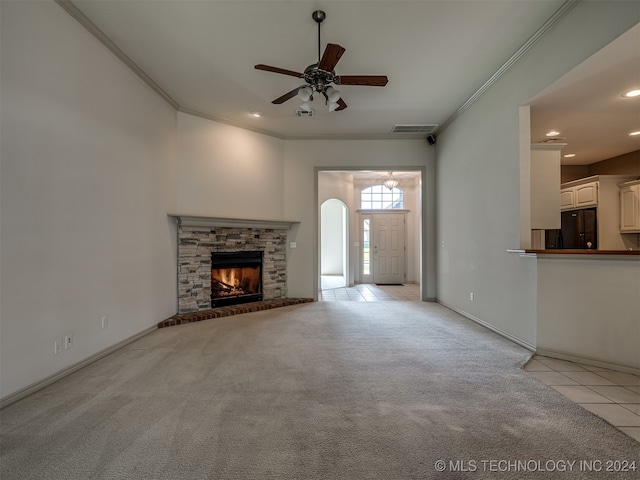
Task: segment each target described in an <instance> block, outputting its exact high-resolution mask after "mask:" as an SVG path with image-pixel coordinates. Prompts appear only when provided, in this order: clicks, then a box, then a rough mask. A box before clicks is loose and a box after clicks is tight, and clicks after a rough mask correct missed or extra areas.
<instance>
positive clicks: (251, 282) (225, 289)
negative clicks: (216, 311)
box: [211, 251, 263, 308]
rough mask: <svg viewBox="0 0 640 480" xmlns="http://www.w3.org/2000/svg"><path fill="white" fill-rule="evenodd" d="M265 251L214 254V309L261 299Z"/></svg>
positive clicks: (212, 305) (212, 268) (212, 300)
mask: <svg viewBox="0 0 640 480" xmlns="http://www.w3.org/2000/svg"><path fill="white" fill-rule="evenodd" d="M262 295H263V293H262V252H261V251H255V252H212V253H211V308H216V307H223V306H226V305H237V304H240V303H250V302H259V301H261V300H262Z"/></svg>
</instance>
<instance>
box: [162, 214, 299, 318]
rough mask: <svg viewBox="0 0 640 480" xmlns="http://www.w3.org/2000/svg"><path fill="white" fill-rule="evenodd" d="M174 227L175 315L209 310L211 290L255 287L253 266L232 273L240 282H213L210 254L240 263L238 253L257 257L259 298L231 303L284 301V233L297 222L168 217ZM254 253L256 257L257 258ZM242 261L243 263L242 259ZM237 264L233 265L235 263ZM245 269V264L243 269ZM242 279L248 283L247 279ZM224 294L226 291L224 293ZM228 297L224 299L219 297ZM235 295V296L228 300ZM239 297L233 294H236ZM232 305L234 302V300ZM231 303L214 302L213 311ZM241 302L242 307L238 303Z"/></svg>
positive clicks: (231, 291)
mask: <svg viewBox="0 0 640 480" xmlns="http://www.w3.org/2000/svg"><path fill="white" fill-rule="evenodd" d="M170 216H172V217H175V218H176V219H177V222H178V313H179V314H183V313H191V312H200V311H205V310H210V309H211V308H212V304H213V302H214V294H213V291H214V289H215V290H216V291H217V292H218V293H220V292H226V293H232V294H233V289H234V288H235V287H241V286H242V284H244V286H248V287H251V288H253V285H255V283H256V279H255V276H256V272H255V270H254V267H252V269H251V270H246V269H245V270H244V273H243V272H238V271H236V273H235V275H236V276H237V275H238V273H240V275H241V276H242V277H243V278H240V279H238V278H235V277H234V278H233V279H230V278H229V277H225V278H227V280H231V281H226V280H225V278H218V279H217V280H214V281H213V284H214V288H212V278H214V270H213V269H212V254H214V253H222V254H234V255H222V257H227V260H229V259H230V260H229V261H231V262H232V263H233V261H234V260H237V259H238V258H240V256H236V255H235V254H238V253H246V252H253V253H252V254H253V255H254V257H256V256H258V255H259V256H261V260H262V266H261V268H260V273H259V274H258V275H260V276H261V278H260V279H258V280H259V283H261V290H262V291H261V293H260V294H261V295H262V298H260V299H259V298H258V295H260V294H257V293H251V294H248V295H255V296H251V297H241V295H244V294H243V293H239V292H236V293H238V294H239V295H240V298H236V299H235V300H238V299H239V300H246V301H258V300H262V299H264V300H275V299H280V298H286V296H287V258H286V257H287V232H288V230H289V228H290V227H291V225H292V224H294V223H297V222H286V221H269V220H242V219H229V218H213V217H194V216H185V215H170ZM256 252H257V253H256ZM243 261H244V260H243ZM236 263H237V262H236ZM245 266H246V265H245ZM245 276H246V278H245ZM225 289H226V290H225ZM217 296H227V295H217ZM230 296H233V295H230ZM236 296H237V295H236ZM235 300H234V301H235ZM228 301H229V300H224V299H220V298H218V299H216V302H220V303H218V304H216V307H217V306H220V305H223V304H226V305H229V304H231V303H227V302H228ZM236 303H242V302H236Z"/></svg>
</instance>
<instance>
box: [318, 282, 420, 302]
mask: <svg viewBox="0 0 640 480" xmlns="http://www.w3.org/2000/svg"><path fill="white" fill-rule="evenodd" d="M318 301H321V302H388V301H403V302H419V301H420V286H419V285H418V284H415V283H407V284H404V285H375V284H369V283H360V284H357V285H355V286H353V287H342V288H332V289H327V290H322V291H320V292H319V293H318Z"/></svg>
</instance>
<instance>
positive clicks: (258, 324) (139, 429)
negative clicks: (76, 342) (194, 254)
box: [0, 302, 640, 480]
mask: <svg viewBox="0 0 640 480" xmlns="http://www.w3.org/2000/svg"><path fill="white" fill-rule="evenodd" d="M528 358H529V352H527V351H526V350H524V349H522V348H520V347H519V346H517V345H514V344H512V343H510V342H509V341H507V340H504V339H502V338H501V337H498V336H496V335H495V334H493V333H491V332H489V331H487V330H485V329H483V328H482V327H480V326H477V325H475V324H473V323H471V322H469V321H468V320H466V319H463V318H462V317H460V316H458V315H457V314H455V313H453V312H451V311H450V310H448V309H446V308H444V307H442V306H439V305H436V304H429V303H418V302H378V303H365V302H320V303H311V304H304V305H298V306H292V307H285V308H282V309H276V310H269V311H263V312H256V313H249V314H244V315H239V316H235V317H227V318H222V319H214V320H206V321H203V322H199V323H192V324H187V325H181V326H175V327H170V328H163V329H159V330H157V331H156V332H154V333H152V334H150V335H148V336H146V337H144V338H143V339H141V340H139V341H137V342H135V343H133V344H131V345H129V346H128V347H126V348H124V349H121V350H119V351H117V352H116V353H114V354H112V355H110V356H108V357H105V358H104V359H102V360H100V361H98V362H96V363H94V364H92V365H90V366H88V367H86V368H85V369H83V370H81V371H79V372H77V373H75V374H73V375H71V376H69V377H67V378H65V379H63V380H61V381H59V382H57V383H56V384H53V385H51V386H50V387H48V388H46V389H44V390H42V391H40V392H38V393H36V394H34V395H32V396H30V397H28V398H26V399H23V400H21V401H20V402H17V403H15V404H13V405H10V406H9V407H7V408H5V409H4V410H2V411H0V433H1V437H0V441H1V443H0V451H1V463H0V468H1V470H0V478H2V479H3V480H4V479H83V480H86V479H256V480H258V479H274V480H275V479H278V480H280V479H305V480H306V479H323V480H324V479H345V480H346V479H372V480H377V479H385V480H396V479H431V478H434V479H452V478H456V479H461V478H469V479H480V478H482V479H485V478H492V479H494V478H499V479H503V478H504V479H511V478H513V479H520V478H525V479H526V478H545V479H551V478H553V479H556V478H567V479H569V478H570V479H578V478H589V479H600V478H616V479H620V478H625V479H626V478H639V476H640V473H638V471H636V472H629V473H616V474H611V473H607V472H603V471H600V472H587V471H584V465H585V464H584V463H582V464H581V463H574V464H573V466H572V467H571V470H569V467H568V466H569V465H571V463H570V462H573V461H575V462H581V461H582V462H585V461H587V462H592V463H591V465H593V462H603V463H602V465H604V464H605V463H604V462H606V461H608V460H621V461H636V464H638V462H639V461H640V458H639V457H640V448H639V447H640V444H638V443H637V442H635V441H634V440H633V439H631V438H629V437H627V436H626V435H624V434H623V433H621V432H619V431H618V430H616V429H615V428H614V427H612V426H610V425H609V424H607V423H606V422H605V421H603V420H602V419H600V418H598V417H596V416H595V415H593V414H591V413H589V412H587V411H585V410H583V409H582V408H580V407H579V406H577V405H575V404H573V403H571V402H570V401H569V400H567V399H565V398H564V397H563V396H561V395H560V394H559V393H557V392H555V391H554V390H552V389H550V388H549V387H546V386H544V385H542V384H541V383H540V382H538V381H537V380H536V379H535V378H533V377H532V376H530V375H529V374H528V373H526V372H524V371H523V370H522V369H521V366H522V365H523V364H524V363H525V361H526V360H527V359H528ZM439 460H443V461H444V463H443V464H441V463H437V462H438V461H439ZM490 462H494V463H490ZM499 462H502V463H499ZM550 462H553V463H550ZM561 462H567V463H561ZM442 465H444V467H445V468H444V471H443V472H439V471H437V468H440V469H442ZM562 465H564V470H567V471H565V472H558V471H554V472H551V471H549V470H550V468H552V467H553V468H554V469H556V470H557V469H558V468H560V467H562ZM596 465H597V463H596ZM638 466H640V465H638ZM542 469H544V471H543V470H542ZM452 470H457V471H452Z"/></svg>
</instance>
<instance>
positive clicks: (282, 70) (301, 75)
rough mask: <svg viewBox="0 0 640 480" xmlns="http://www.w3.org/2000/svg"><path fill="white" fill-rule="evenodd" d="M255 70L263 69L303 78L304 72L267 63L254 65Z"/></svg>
mask: <svg viewBox="0 0 640 480" xmlns="http://www.w3.org/2000/svg"><path fill="white" fill-rule="evenodd" d="M255 69H256V70H264V71H265V72H273V73H281V74H282V75H290V76H292V77H298V78H303V77H304V73H299V72H294V71H293V70H286V69H284V68H278V67H271V66H269V65H263V64H259V65H256V66H255Z"/></svg>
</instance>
